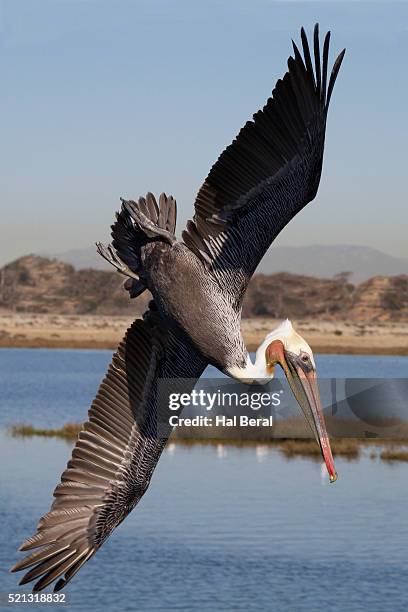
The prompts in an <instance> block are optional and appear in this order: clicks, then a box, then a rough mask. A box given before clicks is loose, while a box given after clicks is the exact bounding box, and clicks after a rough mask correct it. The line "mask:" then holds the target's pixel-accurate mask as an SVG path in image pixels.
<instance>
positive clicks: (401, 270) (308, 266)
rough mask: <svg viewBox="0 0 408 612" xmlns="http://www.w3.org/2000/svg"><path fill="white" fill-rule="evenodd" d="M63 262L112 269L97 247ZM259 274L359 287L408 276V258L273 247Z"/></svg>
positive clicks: (365, 250) (361, 249)
mask: <svg viewBox="0 0 408 612" xmlns="http://www.w3.org/2000/svg"><path fill="white" fill-rule="evenodd" d="M52 257H56V258H57V259H59V260H60V261H64V262H66V263H69V264H71V265H72V266H74V268H76V269H77V270H80V269H82V268H94V269H96V270H109V268H110V266H109V264H107V263H106V262H105V260H104V259H102V257H100V256H99V255H98V254H97V252H96V248H95V247H90V248H85V249H72V250H70V251H65V252H64V253H57V254H53V255H52ZM257 272H261V273H264V274H274V273H277V272H290V273H292V274H302V275H306V276H315V277H317V278H333V276H335V275H336V274H340V273H341V272H351V274H350V277H349V279H348V280H349V281H350V282H352V283H354V284H358V283H362V282H364V281H366V280H368V279H369V278H372V277H373V276H378V275H380V276H394V275H397V274H407V273H408V259H403V258H398V257H393V256H392V255H387V254H386V253H383V252H382V251H378V250H377V249H372V248H370V247H365V246H353V245H341V244H340V245H333V246H323V245H313V246H303V247H283V246H282V247H272V248H271V249H270V250H269V251H268V253H267V254H266V255H265V257H264V259H263V261H262V262H261V264H260V266H259V268H258V270H257Z"/></svg>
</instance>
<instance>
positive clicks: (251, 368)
mask: <svg viewBox="0 0 408 612" xmlns="http://www.w3.org/2000/svg"><path fill="white" fill-rule="evenodd" d="M246 359H247V361H246V365H245V366H243V367H240V366H231V367H230V368H227V369H226V373H227V374H228V375H229V376H231V377H232V378H235V380H239V381H240V382H244V383H254V382H265V380H270V379H271V378H273V374H271V373H270V372H267V370H266V360H265V355H264V353H263V352H261V351H257V353H256V357H255V362H254V363H253V362H252V360H251V358H250V356H249V354H248V353H247V355H246Z"/></svg>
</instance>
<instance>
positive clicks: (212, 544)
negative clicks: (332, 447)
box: [0, 350, 408, 612]
mask: <svg viewBox="0 0 408 612" xmlns="http://www.w3.org/2000/svg"><path fill="white" fill-rule="evenodd" d="M109 358H110V352H108V351H65V350H64V351H47V350H2V351H0V388H1V393H0V418H1V422H0V427H1V428H2V433H0V462H1V465H2V468H3V469H2V471H1V476H0V487H1V503H0V522H1V527H2V536H3V537H2V544H1V546H0V591H2V592H3V593H4V592H16V591H17V592H23V591H27V592H28V591H29V588H28V586H26V587H17V577H16V575H15V574H14V575H13V574H9V573H8V571H7V569H8V567H9V566H10V565H11V564H12V563H13V562H14V560H15V559H16V557H17V555H16V548H17V547H18V546H19V544H20V543H21V541H22V540H23V539H24V538H25V536H27V535H30V534H31V533H33V532H34V529H35V524H36V522H37V520H38V518H39V517H40V516H41V515H42V514H44V512H46V511H47V510H48V507H49V503H50V500H51V495H52V490H53V488H54V486H55V484H56V482H57V480H58V476H59V474H60V472H61V471H62V470H63V468H64V467H65V464H66V462H67V459H68V456H69V454H70V447H71V445H70V444H67V443H66V442H64V441H59V440H52V439H41V438H33V439H24V440H21V439H13V438H10V437H9V436H8V435H7V434H6V433H5V430H6V427H7V426H8V425H10V424H12V423H16V422H30V423H35V424H36V425H44V426H56V425H61V424H63V423H66V422H68V421H81V420H83V419H84V415H85V414H86V411H87V408H88V404H89V402H90V400H91V399H92V397H93V395H94V393H95V391H96V388H97V386H98V383H99V380H100V377H101V375H102V373H103V371H104V369H105V367H106V364H107V362H108V361H109ZM317 362H318V368H319V371H320V373H321V374H322V375H323V376H350V375H354V376H370V375H371V376H382V377H385V376H391V375H392V376H396V377H404V376H406V375H407V372H408V359H407V358H401V357H365V356H364V357H359V356H335V355H330V356H320V357H318V359H317ZM336 467H337V469H338V472H339V474H340V478H339V481H338V482H337V483H336V484H335V485H328V484H327V477H326V475H324V477H322V475H321V465H320V463H319V462H316V463H315V462H313V461H310V460H308V459H293V460H287V459H285V458H283V457H282V455H281V454H280V453H279V451H277V450H276V449H269V448H267V447H264V446H261V445H260V446H258V447H255V448H247V449H234V448H230V447H222V446H219V447H203V446H194V447H192V448H190V449H186V448H183V447H180V446H177V447H175V446H173V445H172V446H170V447H169V448H168V450H166V451H165V453H164V455H163V458H162V459H161V461H160V462H159V465H158V468H157V470H156V472H155V475H154V476H153V479H152V485H151V487H150V489H149V491H148V493H147V494H146V496H145V497H144V498H143V500H142V501H141V503H140V505H139V506H138V507H137V509H136V510H135V511H134V512H133V513H132V514H131V515H130V516H129V517H128V519H127V520H126V521H125V522H124V523H123V524H122V525H121V526H120V527H119V528H118V529H117V530H116V531H115V533H114V534H113V536H112V537H111V538H110V540H109V541H108V542H106V543H105V545H104V546H103V547H102V548H101V550H100V551H99V552H98V553H97V555H96V556H95V557H94V558H93V559H92V560H91V561H90V562H89V563H88V564H86V566H85V567H84V568H82V570H81V571H80V572H79V574H78V575H77V576H76V578H75V579H74V580H73V582H72V585H70V587H69V589H68V590H67V591H66V592H67V596H68V598H69V606H68V609H69V610H75V611H77V610H78V611H79V610H90V611H95V612H96V611H98V612H99V610H101V609H103V610H146V611H148V610H200V611H201V610H211V611H213V610H273V611H275V610H276V611H279V612H280V611H286V610H290V611H292V610H294V611H307V612H315V611H316V610H318V609H323V608H324V609H325V610H330V611H341V612H343V611H345V610H347V611H352V612H353V611H360V610H361V611H362V610H364V611H365V610H368V611H370V612H373V611H377V610H378V611H390V612H391V611H392V612H395V611H400V610H401V611H402V610H404V611H405V610H407V607H408V554H407V550H408V519H407V502H408V478H407V476H408V466H407V465H406V464H398V463H397V464H386V463H383V462H380V461H378V460H372V459H370V457H369V456H363V457H362V458H361V459H360V460H359V461H356V462H347V461H344V460H341V459H338V460H337V461H336ZM39 607H40V606H39ZM47 608H48V609H49V610H50V609H52V607H49V606H47ZM8 609H11V608H8ZM62 609H63V608H62Z"/></svg>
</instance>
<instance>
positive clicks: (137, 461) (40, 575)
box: [12, 316, 206, 591]
mask: <svg viewBox="0 0 408 612" xmlns="http://www.w3.org/2000/svg"><path fill="white" fill-rule="evenodd" d="M157 318H158V317H157V316H153V317H152V319H150V318H149V317H148V318H147V319H146V320H145V321H142V320H137V321H135V322H134V323H133V325H132V326H131V327H130V328H129V330H128V331H127V333H126V335H125V337H124V339H123V341H122V342H121V343H120V345H119V347H118V349H117V352H116V353H115V354H114V355H113V358H112V362H111V364H110V366H109V368H108V371H107V374H106V376H105V378H104V379H103V381H102V383H101V385H100V387H99V390H98V393H97V395H96V398H95V399H94V401H93V403H92V406H91V408H90V410H89V420H88V421H87V422H86V423H85V425H84V427H83V429H82V431H81V432H80V434H79V438H78V441H77V443H76V445H75V448H74V450H73V452H72V457H71V459H70V461H69V463H68V465H67V468H66V470H65V471H64V472H63V474H62V476H61V482H60V484H58V486H57V487H56V489H55V491H54V498H55V499H54V502H53V504H52V506H51V508H50V511H49V512H48V513H47V514H46V515H45V516H43V517H42V518H41V519H40V521H39V523H38V526H37V533H36V534H35V535H34V536H33V537H31V538H28V539H27V540H26V541H25V542H24V543H23V544H22V546H21V548H20V550H24V551H25V550H31V549H37V550H35V551H34V552H33V553H31V554H30V555H29V556H27V557H25V558H24V559H23V560H21V561H19V562H18V563H17V564H16V565H15V566H14V567H13V568H12V571H19V570H23V569H28V568H31V569H29V571H28V572H27V573H26V574H25V575H24V576H23V578H22V580H21V582H20V584H25V583H26V582H30V581H32V580H37V582H36V583H35V585H34V588H33V590H34V591H40V590H41V589H43V588H45V587H46V586H47V585H49V584H50V583H51V582H53V581H54V580H56V579H57V578H59V580H58V581H57V583H56V585H55V591H59V590H60V589H62V588H63V587H65V585H66V584H67V583H68V582H69V581H70V580H71V578H72V577H73V576H74V575H75V574H76V572H77V571H78V570H79V569H80V568H81V567H82V565H83V564H84V563H85V562H86V561H88V559H89V558H90V557H91V556H92V555H93V554H94V553H95V552H96V551H97V550H98V548H99V547H100V546H101V545H102V544H103V542H104V541H105V540H106V538H107V537H108V536H109V535H110V533H111V532H112V531H113V529H115V527H116V526H117V525H119V523H121V522H122V521H123V519H124V518H126V516H127V515H128V514H129V512H130V511H131V510H132V509H133V508H134V506H135V505H136V504H137V502H138V501H139V500H140V498H141V497H142V495H143V494H144V492H145V491H146V489H147V487H148V484H149V481H150V477H151V475H152V472H153V470H154V468H155V467H156V464H157V462H158V460H159V458H160V454H161V452H162V450H163V448H164V446H165V444H166V441H167V438H168V436H169V434H170V428H169V427H168V412H167V410H168V405H167V406H163V405H161V406H160V402H158V394H159V393H160V391H159V390H158V380H159V378H161V377H163V378H173V377H183V378H198V377H199V376H200V375H201V373H202V371H203V369H204V367H205V365H206V364H205V363H204V362H203V360H202V359H201V358H200V357H199V356H198V354H197V353H196V351H195V349H193V348H192V347H191V346H190V345H189V344H187V342H186V341H185V340H183V339H182V338H179V337H178V336H177V337H176V336H175V335H173V332H171V331H169V330H166V329H163V328H164V326H163V324H160V322H159V323H157V321H156V322H155V319H157ZM163 397H164V396H163ZM159 414H160V417H159ZM166 417H167V421H166ZM166 422H167V426H166Z"/></svg>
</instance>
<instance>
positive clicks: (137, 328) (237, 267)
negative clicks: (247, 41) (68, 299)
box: [12, 25, 344, 591]
mask: <svg viewBox="0 0 408 612" xmlns="http://www.w3.org/2000/svg"><path fill="white" fill-rule="evenodd" d="M329 39H330V33H328V34H327V35H326V37H325V39H324V44H323V53H322V57H321V54H320V47H319V31H318V26H317V25H316V27H315V30H314V44H313V55H314V66H313V63H312V58H311V53H310V50H309V45H308V41H307V38H306V34H305V32H304V30H303V28H302V30H301V40H302V46H303V57H302V55H301V53H300V52H299V50H298V48H297V46H296V45H295V44H294V43H293V49H294V57H289V60H288V72H287V73H286V74H285V76H284V77H283V79H281V80H279V81H278V82H277V84H276V87H275V89H274V90H273V92H272V96H271V98H269V99H268V101H267V103H266V105H265V106H264V107H263V109H262V110H260V111H258V112H257V113H256V114H255V115H254V117H253V120H252V121H248V122H247V123H246V125H245V126H244V127H243V128H242V130H241V131H240V132H239V134H238V136H237V137H236V139H235V140H234V141H233V143H232V144H231V145H230V146H228V147H227V148H226V149H225V151H224V152H223V153H222V154H221V155H220V157H219V159H218V161H217V162H216V163H215V164H214V166H213V167H212V169H211V171H210V173H209V175H208V176H207V178H206V180H205V181H204V184H203V185H202V187H201V188H200V190H199V192H198V195H197V197H196V201H195V213H194V218H193V220H192V221H189V222H188V224H187V227H186V229H185V230H184V232H183V234H182V241H178V240H177V239H176V237H175V235H174V231H175V225H176V202H175V200H174V199H173V198H172V197H167V196H166V195H165V194H161V196H160V199H159V204H157V203H156V200H155V198H154V196H153V195H152V194H151V193H148V194H147V196H146V197H145V198H139V200H138V202H134V201H127V200H122V206H121V211H120V212H119V213H118V214H117V216H116V221H115V223H114V225H112V237H113V241H112V244H111V245H110V246H108V247H104V246H103V245H101V244H99V245H98V249H99V252H100V253H101V255H102V256H103V257H105V258H106V259H107V260H108V261H110V262H111V263H112V264H113V265H114V266H115V267H116V269H117V270H118V271H119V272H121V273H122V274H124V275H125V276H127V277H128V279H127V281H126V282H125V287H126V289H127V290H128V291H129V293H130V297H132V298H134V297H136V296H138V295H139V294H140V293H142V292H143V291H144V290H145V289H149V290H150V292H151V293H152V295H153V300H152V302H151V303H150V305H149V309H148V311H147V312H146V313H145V315H144V317H143V320H136V321H135V322H134V323H133V324H132V325H131V327H130V328H129V329H128V331H127V333H126V335H125V337H124V339H123V340H122V342H121V343H120V345H119V347H118V349H117V351H116V353H114V355H113V358H112V362H111V364H110V366H109V368H108V371H107V374H106V376H105V378H104V379H103V381H102V383H101V385H100V387H99V390H98V393H97V395H96V397H95V399H94V401H93V403H92V406H91V408H90V410H89V419H88V421H87V422H86V423H85V425H84V427H83V429H82V431H81V433H80V434H79V438H78V441H77V443H76V445H75V448H74V450H73V452H72V457H71V459H70V461H69V462H68V465H67V468H66V470H65V471H64V472H63V474H62V476H61V482H60V483H59V484H58V485H57V487H56V489H55V491H54V500H53V503H52V506H51V509H50V511H49V512H48V513H47V514H46V515H45V516H43V517H42V518H41V519H40V521H39V523H38V527H37V532H36V534H35V535H34V536H32V537H31V538H28V539H27V540H26V541H25V542H24V543H23V545H22V546H21V550H24V551H27V550H31V549H36V550H35V551H34V552H31V553H30V554H29V556H27V557H25V558H24V559H23V560H22V561H19V562H18V563H17V564H16V565H15V566H14V567H13V568H12V569H13V571H17V570H22V569H27V568H30V569H29V571H28V572H27V573H26V574H25V575H24V577H23V579H22V580H21V582H20V584H25V583H27V582H29V581H32V580H36V581H37V582H36V583H35V585H34V591H38V590H41V589H43V588H44V587H46V586H47V585H49V584H50V583H51V582H53V581H54V580H57V582H56V584H55V590H56V591H59V590H60V589H62V588H63V587H64V586H65V585H66V584H67V583H68V582H69V581H70V580H71V578H72V577H73V576H74V575H75V574H76V573H77V572H78V570H79V569H80V568H81V566H82V565H83V564H84V563H85V562H86V561H87V560H88V559H89V558H90V557H91V556H92V555H93V554H94V553H95V552H96V551H97V550H98V548H99V547H100V546H101V545H102V544H103V542H104V541H105V540H106V538H107V537H108V536H109V535H110V533H111V532H112V530H113V529H114V528H115V527H116V526H117V525H119V523H121V522H122V521H123V519H124V518H125V517H126V516H127V515H128V514H129V512H130V511H131V510H132V509H133V508H134V507H135V505H136V504H137V503H138V501H139V500H140V498H141V497H142V495H143V494H144V493H145V491H146V489H147V487H148V485H149V482H150V478H151V476H152V473H153V470H154V468H155V466H156V464H157V462H158V460H159V457H160V455H161V452H162V450H163V448H164V446H165V444H166V441H167V437H168V435H169V433H170V431H168V432H167V434H166V435H160V433H159V431H158V419H159V410H162V408H161V407H160V406H159V402H158V385H159V381H160V380H163V379H172V380H178V379H181V378H183V379H187V378H188V379H190V380H191V385H193V384H194V381H195V380H197V379H198V378H199V377H200V376H201V374H202V372H203V371H204V369H205V367H206V366H207V365H208V364H209V363H210V364H213V365H214V366H216V367H217V368H219V369H220V370H221V371H222V372H224V373H226V374H228V375H230V376H232V377H234V378H236V379H239V380H244V381H251V380H259V379H260V380H264V379H268V378H271V377H272V376H273V368H274V366H275V364H279V365H280V366H281V367H282V368H283V370H284V372H285V374H286V377H287V379H288V381H289V384H290V386H291V388H292V390H293V393H294V395H295V397H296V399H297V400H298V402H299V404H300V406H301V408H302V409H303V412H304V414H305V416H306V418H307V420H308V422H309V423H310V426H311V428H312V430H313V432H314V434H315V436H316V438H317V441H318V443H319V444H320V447H321V451H322V455H323V458H324V461H325V463H326V466H327V469H328V472H329V476H330V480H331V481H334V480H335V479H336V472H335V470H334V464H333V458H332V454H331V450H330V444H329V440H328V435H327V432H326V428H325V423H324V418H323V411H322V408H321V405H320V400H319V393H318V388H317V382H316V368H315V362H314V360H313V354H312V350H311V348H310V346H309V345H308V344H307V343H306V342H305V340H304V339H303V338H302V337H301V336H300V335H299V334H297V333H296V332H295V330H294V329H293V326H292V325H291V324H290V322H288V321H286V322H284V323H283V324H282V325H281V326H279V327H278V328H277V329H275V330H274V331H273V332H272V333H271V334H269V335H268V336H267V337H266V338H265V341H264V342H263V343H262V344H261V346H260V347H259V349H258V351H257V353H256V359H255V362H254V363H252V361H251V359H250V357H249V355H248V351H247V349H246V348H245V344H244V341H243V338H242V335H241V330H240V320H241V307H242V300H243V297H244V294H245V291H246V288H247V286H248V282H249V280H250V278H251V276H252V274H253V273H254V271H255V269H256V267H257V265H258V263H259V261H260V259H261V258H262V256H263V255H264V253H265V251H266V250H267V249H268V247H269V245H270V244H271V242H272V241H273V240H274V238H275V237H276V236H277V235H278V234H279V232H280V231H281V229H282V228H283V227H284V226H285V225H286V224H287V223H288V222H289V221H290V220H291V219H292V218H293V217H294V216H295V215H296V213H297V212H299V211H300V210H301V209H302V208H303V207H304V206H305V205H306V204H307V203H308V202H310V201H311V200H313V198H314V197H315V195H316V192H317V188H318V185H319V181H320V174H321V170H322V159H323V148H324V139H325V130H326V118H327V111H328V106H329V102H330V97H331V94H332V91H333V86H334V83H335V80H336V77H337V74H338V71H339V68H340V65H341V62H342V59H343V55H344V51H342V53H340V55H339V56H338V58H337V59H336V61H335V63H334V66H333V69H332V71H331V74H330V77H329V79H328V55H329Z"/></svg>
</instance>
